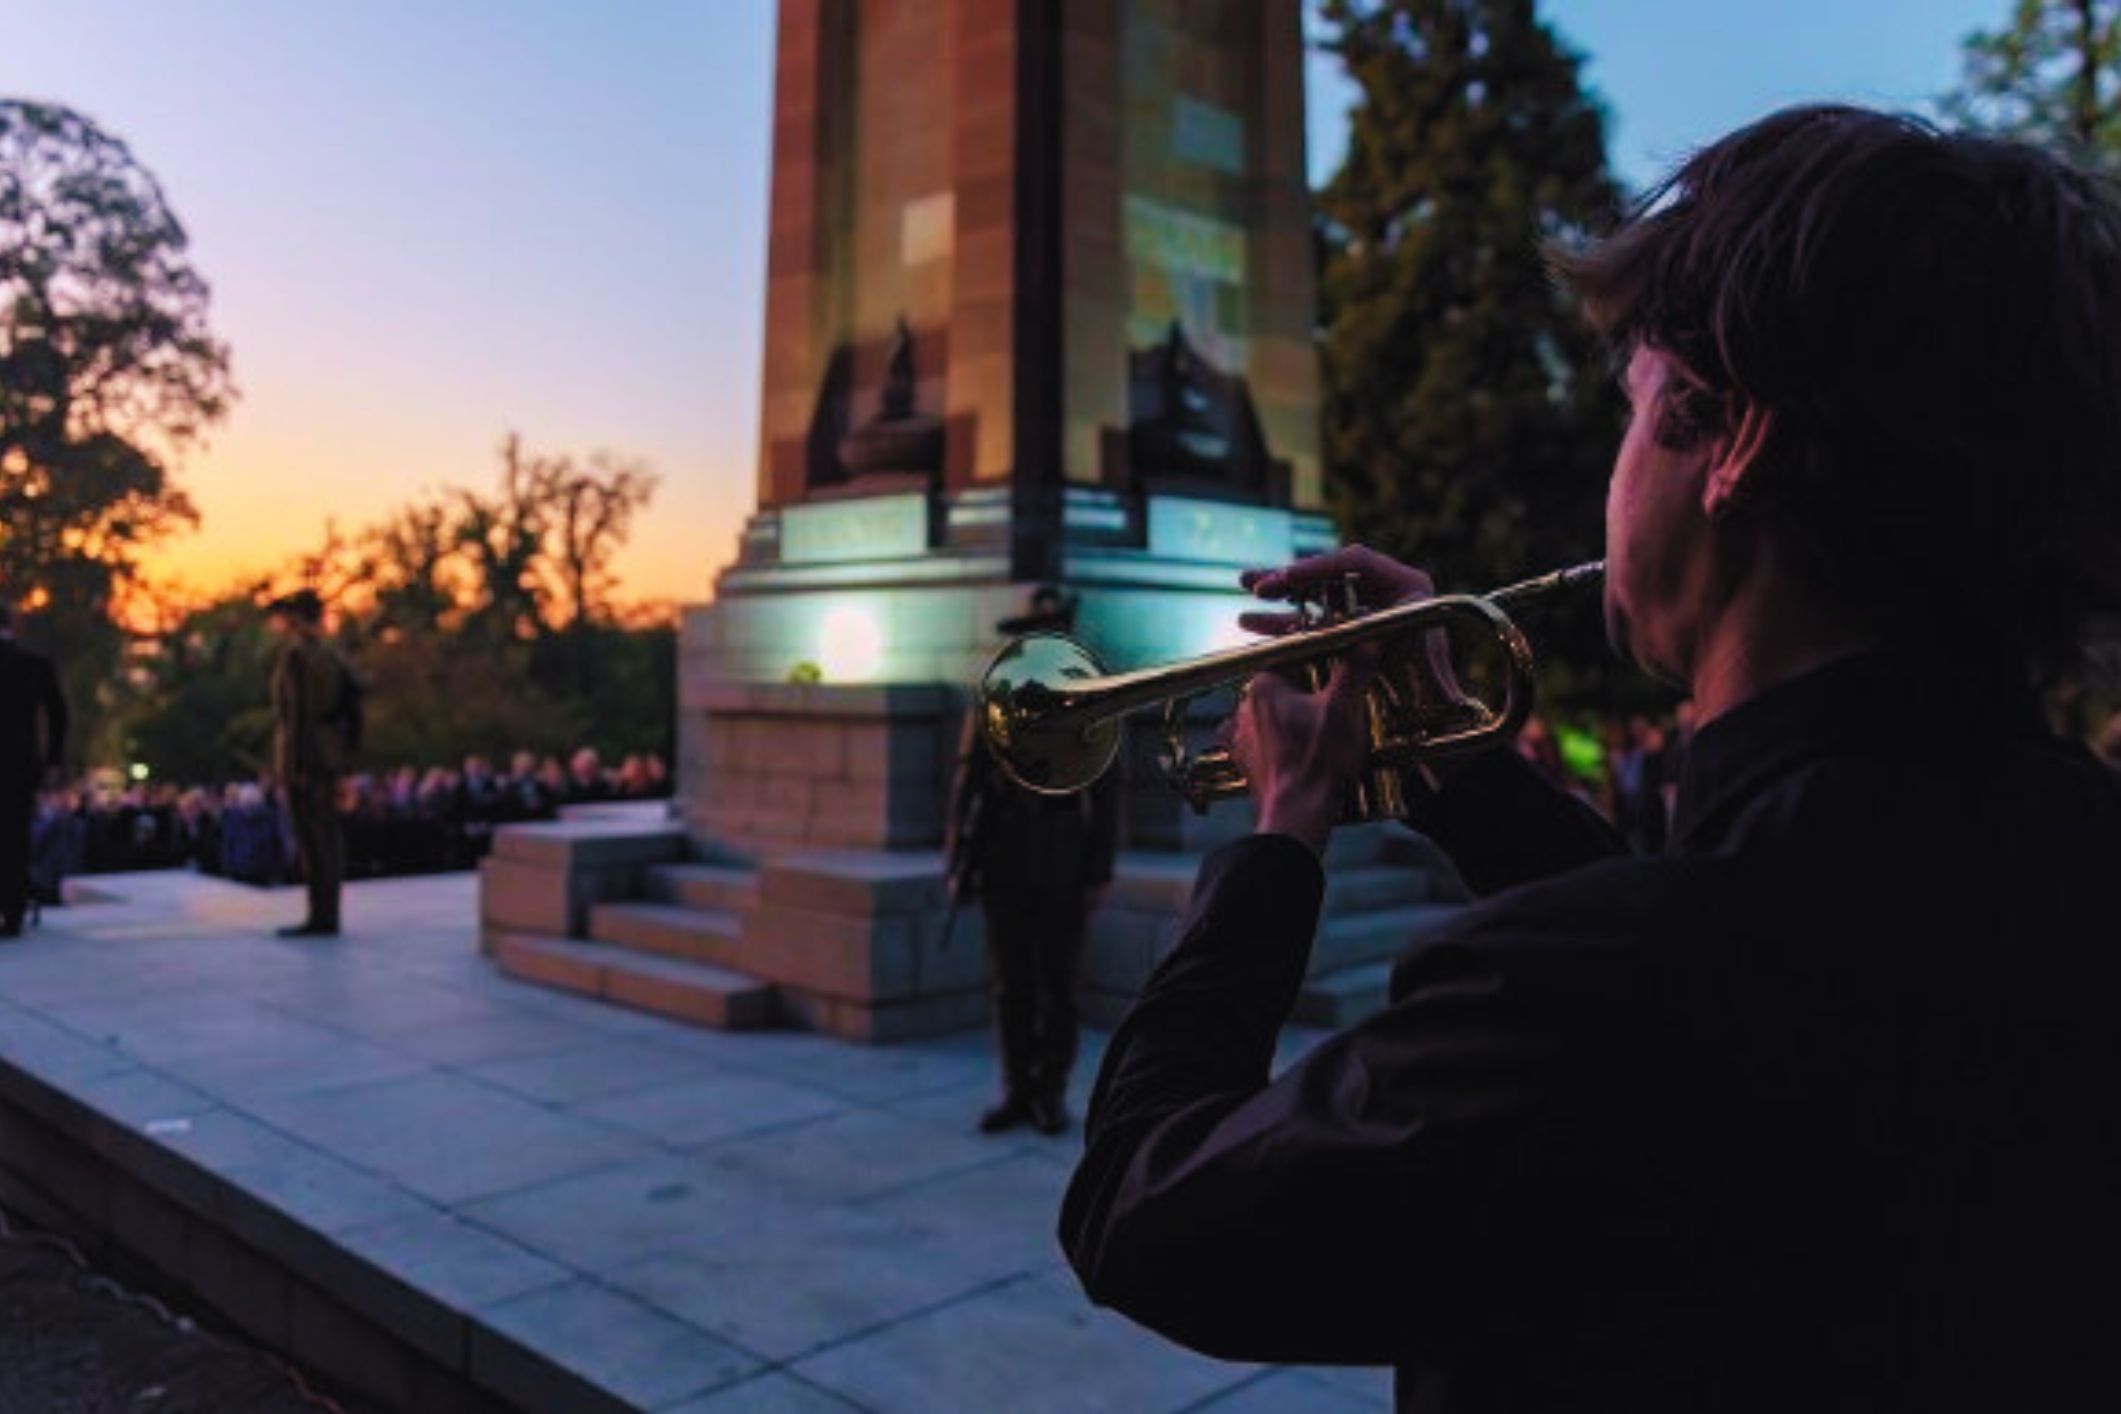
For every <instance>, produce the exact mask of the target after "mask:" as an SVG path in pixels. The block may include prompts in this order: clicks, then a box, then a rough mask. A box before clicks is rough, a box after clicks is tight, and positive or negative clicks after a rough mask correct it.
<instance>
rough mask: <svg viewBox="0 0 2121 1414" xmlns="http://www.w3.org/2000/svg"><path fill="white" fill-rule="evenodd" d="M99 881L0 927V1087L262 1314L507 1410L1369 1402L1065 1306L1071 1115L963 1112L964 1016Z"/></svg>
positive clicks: (971, 1074)
mask: <svg viewBox="0 0 2121 1414" xmlns="http://www.w3.org/2000/svg"><path fill="white" fill-rule="evenodd" d="M99 891H100V892H101V893H103V894H104V895H105V896H106V897H107V898H108V900H109V901H107V902H101V903H95V904H84V905H81V906H75V907H69V908H66V909H61V910H53V911H51V912H49V913H47V914H46V916H45V918H46V923H45V927H44V928H43V929H42V930H41V931H39V932H37V933H35V934H33V935H32V936H31V937H30V938H28V939H25V940H23V941H21V942H19V943H10V944H0V1118H4V1116H5V1111H6V1109H7V1106H8V1105H11V1104H12V1105H20V1106H22V1107H23V1109H24V1111H25V1112H30V1111H34V1112H35V1113H36V1114H37V1116H38V1117H39V1119H40V1121H44V1122H49V1123H52V1124H57V1125H62V1126H64V1127H65V1128H66V1130H67V1132H68V1133H69V1134H70V1135H72V1136H73V1137H74V1139H75V1140H76V1141H77V1142H79V1143H81V1144H83V1145H85V1146H90V1147H94V1148H97V1149H99V1150H102V1151H106V1152H108V1153H111V1154H115V1155H118V1156H120V1157H121V1158H122V1159H123V1161H124V1163H125V1166H126V1168H127V1170H128V1172H130V1173H132V1174H134V1175H135V1176H137V1177H138V1178H140V1179H141V1180H142V1181H144V1182H147V1183H150V1184H152V1185H153V1186H154V1190H155V1191H156V1192H159V1193H162V1194H164V1195H165V1196H164V1197H146V1196H142V1195H143V1193H144V1192H145V1190H140V1189H139V1185H137V1184H133V1185H114V1186H113V1187H112V1190H111V1191H112V1193H113V1194H114V1195H117V1196H115V1197H113V1198H112V1199H111V1201H110V1203H109V1204H105V1205H104V1207H105V1209H107V1210H108V1211H106V1212H105V1213H104V1216H105V1217H106V1218H107V1220H108V1221H110V1222H111V1223H112V1224H114V1225H117V1226H121V1227H122V1228H123V1229H124V1231H125V1235H126V1236H127V1238H128V1240H130V1241H132V1242H135V1243H136V1244H143V1245H145V1246H147V1247H149V1248H151V1249H153V1248H158V1247H159V1250H161V1251H163V1253H164V1256H165V1259H166V1260H168V1261H170V1262H174V1263H176V1264H178V1266H179V1267H181V1268H182V1269H183V1270H184V1271H186V1272H190V1273H193V1274H195V1276H196V1280H197V1282H198V1285H199V1287H200V1289H202V1290H206V1291H210V1292H213V1293H216V1294H217V1299H219V1300H221V1301H222V1302H223V1303H229V1302H238V1303H241V1304H242V1305H244V1306H245V1307H247V1308H249V1309H247V1310H246V1311H245V1312H243V1313H241V1314H240V1316H239V1318H247V1320H248V1323H249V1324H251V1325H253V1326H254V1327H255V1328H257V1329H261V1330H268V1331H272V1332H274V1333H276V1334H279V1333H284V1334H285V1335H286V1337H287V1338H288V1339H289V1340H291V1341H293V1342H295V1343H296V1344H297V1345H298V1346H302V1347H304V1348H309V1349H318V1350H322V1351H324V1352H325V1353H326V1355H331V1354H333V1353H337V1354H338V1355H339V1356H340V1357H341V1358H342V1359H345V1360H358V1359H362V1358H367V1357H366V1355H364V1354H363V1352H364V1350H365V1349H366V1347H364V1346H363V1345H362V1344H361V1341H362V1339H363V1338H364V1337H362V1336H361V1335H360V1333H359V1332H354V1331H349V1330H342V1329H339V1328H338V1327H335V1326H333V1325H332V1324H331V1322H332V1321H340V1322H342V1323H343V1319H344V1318H343V1316H337V1315H332V1314H331V1313H330V1312H328V1311H325V1309H324V1308H322V1307H319V1306H318V1305H317V1302H316V1295H315V1293H317V1292H319V1291H327V1292H330V1293H332V1295H333V1297H334V1299H335V1300H337V1301H339V1302H342V1303H346V1304H347V1305H349V1306H351V1307H353V1308H356V1309H358V1310H359V1311H361V1312H363V1313H365V1314H366V1315H367V1316H368V1317H369V1318H371V1319H373V1320H375V1321H377V1322H379V1323H380V1326H379V1328H380V1329H385V1330H388V1331H389V1332H390V1333H391V1335H392V1336H393V1338H395V1339H398V1340H401V1341H404V1342H406V1343H407V1344H409V1345H411V1346H413V1347H414V1348H417V1349H419V1350H421V1351H425V1352H427V1353H428V1354H429V1355H431V1356H432V1357H433V1358H435V1359H436V1360H440V1361H454V1362H456V1365H457V1366H458V1367H461V1369H462V1370H464V1371H466V1372H468V1374H469V1375H470V1376H471V1377H472V1379H473V1381H474V1382H475V1383H480V1384H482V1385H483V1387H484V1388H486V1389H487V1390H488V1391H490V1392H497V1393H499V1394H500V1395H501V1396H503V1397H504V1398H505V1399H507V1400H511V1401H514V1402H516V1403H518V1404H520V1405H522V1406H523V1407H527V1408H536V1409H541V1410H542V1409H556V1410H557V1409H576V1408H579V1409H596V1410H611V1409H624V1408H642V1409H653V1410H659V1411H672V1412H673V1414H763V1412H764V1411H769V1410H771V1411H782V1412H783V1414H846V1411H850V1410H852V1411H863V1410H866V1411H873V1412H875V1411H889V1410H899V1409H905V1410H920V1411H922V1412H923V1414H929V1412H930V1411H952V1410H972V1411H988V1410H994V1409H1008V1410H1011V1411H1019V1410H1021V1411H1027V1412H1028V1414H1038V1411H1044V1410H1054V1411H1060V1410H1077V1409H1082V1410H1091V1409H1113V1410H1125V1411H1128V1414H1163V1411H1171V1412H1172V1414H1176V1411H1179V1410H1189V1409H1215V1410H1225V1411H1229V1414H1273V1411H1278V1410H1292V1411H1295V1410H1314V1409H1315V1410H1321V1411H1325V1414H1345V1411H1353V1410H1363V1409H1368V1410H1382V1409H1386V1408H1388V1407H1389V1405H1390V1398H1389V1382H1388V1379H1387V1378H1386V1377H1385V1375H1384V1374H1383V1373H1382V1372H1378V1371H1325V1370H1316V1371H1314V1370H1273V1369H1258V1368H1254V1367H1248V1366H1239V1365H1231V1364H1226V1363H1223V1362H1218V1361H1212V1360H1207V1359H1203V1358H1201V1357H1198V1356H1195V1355H1192V1354H1190V1353H1188V1352H1185V1351H1182V1350H1179V1349H1177V1348H1175V1347H1173V1346H1170V1345H1168V1344H1167V1343H1165V1342H1163V1341H1162V1340H1160V1339H1158V1338H1157V1337H1155V1336H1153V1335H1150V1334H1148V1333H1147V1332H1144V1331H1142V1330H1140V1329H1138V1328H1136V1327H1134V1326H1133V1325H1131V1324H1130V1323H1128V1322H1126V1321H1125V1320H1123V1319H1120V1318H1118V1317H1115V1316H1113V1315H1111V1314H1110V1313H1106V1312H1100V1311H1095V1310H1093V1309H1092V1308H1091V1307H1090V1306H1089V1305H1088V1303H1087V1302H1086V1301H1085V1300H1084V1299H1083V1297H1082V1295H1081V1292H1080V1290H1079V1289H1078V1288H1077V1287H1076V1285H1075V1283H1074V1280H1073V1278H1072V1276H1071V1275H1070V1274H1069V1273H1068V1272H1067V1270H1066V1267H1065V1265H1064V1263H1063V1262H1062V1259H1061V1256H1060V1253H1059V1251H1058V1249H1057V1245H1056V1243H1055V1239H1054V1235H1053V1227H1054V1221H1055V1218H1056V1215H1057V1210H1058V1203H1059V1195H1060V1192H1061V1190H1062V1188H1063V1186H1064V1185H1065V1183H1066V1181H1067V1175H1068V1171H1069V1168H1070V1166H1071V1165H1072V1163H1073V1160H1074V1156H1075V1153H1076V1149H1077V1144H1078V1142H1079V1141H1078V1140H1077V1139H1076V1138H1074V1137H1073V1136H1071V1137H1068V1138H1064V1139H1060V1140H1048V1139H1043V1138H1041V1137H1038V1136H1035V1135H1030V1134H1027V1133H1023V1132H1019V1133H1016V1134H1011V1135H1007V1136H1000V1137H991V1138H990V1137H981V1136H977V1135H975V1134H974V1133H973V1132H972V1122H973V1120H974V1119H975V1118H976V1116H977V1115H978V1113H979V1111H980V1109H981V1108H982V1107H983V1106H984V1105H986V1104H987V1103H989V1102H991V1100H992V1098H993V1091H994V1067H993V1058H992V1052H991V1042H990V1041H989V1038H988V1037H987V1036H986V1035H984V1034H983V1033H979V1032H972V1033H967V1034H963V1035H959V1036H953V1037H945V1038H941V1039H937V1040H932V1041H922V1042H914V1043H909V1044H904V1045H898V1046H891V1047H882V1048H877V1047H865V1046H858V1045H851V1044H847V1043H844V1042H841V1041H838V1040H836V1039H833V1038H830V1037H823V1036H816V1035H810V1034H804V1033H795V1032H763V1033H747V1034H740V1035H739V1034H728V1033H718V1032H708V1031H701V1030H697V1029H694V1028H690V1027H686V1026H683V1025H680V1024H676V1023H671V1022H666V1021H663V1020H661V1019H659V1018H656V1017H652V1016H644V1015H640V1014H637V1013H633V1012H628V1011H623V1010H619V1009H614V1008H608V1007H603V1006H599V1005H597V1004H595V1003H592V1002H587V1001H584V1000H582V999H579V998H574V997H567V996H561V995H557V994H554V993H550V992H547V991H544V990H542V989H539V988H534V987H527V986H524V985H522V984H519V983H515V982H513V981H510V980H508V979H506V978H503V977H500V976H499V975H498V974H497V973H496V972H495V970H494V969H493V968H492V966H491V965H490V963H489V962H488V961H487V960H486V959H484V958H482V957H480V956H479V955H478V952H477V942H476V902H477V900H476V892H475V883H474V881H473V880H472V879H471V878H470V877H469V876H456V877H440V878H430V879H419V880H403V881H390V882H386V883H369V884H361V885H356V886H355V887H354V888H353V889H352V890H351V891H350V894H349V899H348V920H349V923H350V925H351V926H350V929H349V932H348V934H347V936H346V937H344V938H341V939H337V940H325V941H320V942H308V943H291V942H285V941H281V940H278V939H275V938H272V937H271V936H269V933H270V928H271V926H272V925H273V924H274V923H277V922H282V921H286V920H287V919H289V918H291V917H293V916H294V915H295V913H296V912H297V911H298V910H299V907H300V903H299V896H298V895H297V894H294V893H292V892H288V891H280V892H277V893H268V892H261V891H255V890H250V889H245V888H241V887H238V886H233V885H227V884H223V883H220V882H218V881H213V880H206V879H200V878H197V877H195V876H190V875H184V874H175V873H171V874H144V875H130V876H123V877H119V878H114V879H110V880H103V881H99ZM1315 1039H1316V1036H1315V1033H1311V1034H1302V1033H1292V1034H1291V1035H1290V1036H1289V1037H1288V1038H1286V1039H1285V1042H1284V1048H1283V1059H1284V1060H1287V1059H1290V1058H1293V1057H1294V1056H1295V1055H1297V1054H1300V1053H1301V1050H1302V1049H1303V1048H1304V1047H1305V1046H1307V1045H1309V1044H1311V1043H1312V1042H1313V1041H1315ZM1084 1042H1085V1045H1084V1056H1083V1060H1082V1062H1081V1064H1080V1065H1079V1066H1078V1069H1077V1073H1076V1080H1075V1086H1074V1090H1073V1101H1074V1104H1075V1105H1076V1107H1077V1109H1078V1111H1079V1110H1080V1107H1081V1105H1082V1103H1083V1102H1084V1100H1085V1098H1086V1091H1087V1087H1088V1083H1089V1079H1090V1076H1091V1074H1092V1072H1093V1071H1094V1067H1095V1064H1096V1060H1097V1056H1098V1054H1099V1053H1100V1052H1101V1050H1102V1047H1103V1037H1102V1036H1101V1035H1099V1034H1097V1033H1094V1032H1093V1033H1090V1034H1087V1035H1086V1036H1085V1038H1084ZM5 1133H6V1131H4V1130H0V1137H4V1135H5ZM6 1162H7V1161H6V1156H5V1155H4V1154H0V1173H4V1170H5V1168H6ZM82 1181H83V1182H87V1181H88V1179H87V1177H86V1176H84V1177H83V1179H82ZM187 1213H195V1214H198V1215H201V1216H202V1217H203V1218H204V1219H205V1220H208V1221H209V1222H210V1223H211V1224H213V1226H211V1227H209V1228H205V1229H185V1228H183V1227H182V1226H181V1221H182V1220H183V1219H184V1218H185V1215H186V1214H187ZM187 1232H188V1233H189V1235H188V1236H185V1235H183V1234H185V1233H187ZM224 1235H225V1236H224ZM230 1244H235V1245H233V1246H231V1245H230ZM245 1244H247V1245H245ZM255 1252H269V1253H276V1254H279V1255H280V1256H281V1258H282V1259H283V1260H284V1261H285V1262H288V1263H291V1264H293V1265H294V1266H295V1267H296V1268H298V1269H299V1270H295V1271H293V1272H292V1273H291V1274H281V1273H279V1272H277V1271H275V1272H267V1271H265V1270H263V1269H260V1268H257V1267H256V1265H255V1264H256V1262H257V1261H258V1258H257V1257H256V1256H255V1255H246V1254H254V1253H255ZM320 1323H321V1324H320ZM406 1387H408V1388H410V1387H411V1386H406Z"/></svg>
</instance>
